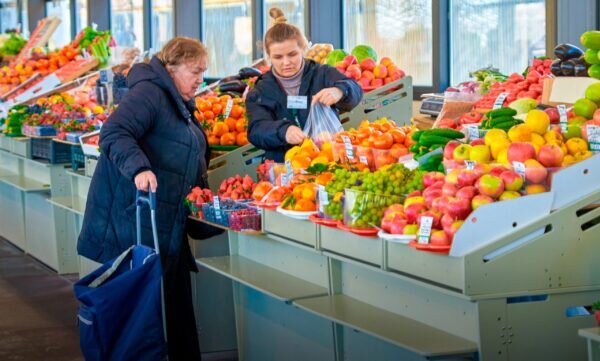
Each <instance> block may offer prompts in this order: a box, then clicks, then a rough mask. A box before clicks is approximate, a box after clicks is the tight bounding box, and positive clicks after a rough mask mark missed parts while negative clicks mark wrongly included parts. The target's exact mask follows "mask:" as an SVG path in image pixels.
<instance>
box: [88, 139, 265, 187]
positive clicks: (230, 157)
mask: <svg viewBox="0 0 600 361" xmlns="http://www.w3.org/2000/svg"><path fill="white" fill-rule="evenodd" d="M264 153H265V152H264V151H263V150H260V149H257V148H255V147H254V146H253V145H252V144H248V145H244V146H242V147H239V148H237V149H235V150H232V151H231V152H227V153H225V154H222V155H219V156H217V157H215V158H212V159H211V160H210V163H209V166H208V183H209V187H210V189H212V190H213V191H216V190H217V189H218V187H219V185H220V184H221V182H223V180H225V179H227V178H229V177H232V176H235V175H236V174H256V168H257V167H258V165H259V164H260V160H261V159H260V158H261V157H262V155H263V154H264ZM86 167H87V165H86Z"/></svg>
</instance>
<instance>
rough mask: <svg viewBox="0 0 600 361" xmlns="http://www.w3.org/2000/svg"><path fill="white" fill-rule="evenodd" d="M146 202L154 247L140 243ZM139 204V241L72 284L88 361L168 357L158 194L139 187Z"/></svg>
mask: <svg viewBox="0 0 600 361" xmlns="http://www.w3.org/2000/svg"><path fill="white" fill-rule="evenodd" d="M143 204H148V205H149V206H150V215H151V221H152V235H153V238H154V249H152V248H150V247H146V246H144V245H142V244H141V222H140V221H141V219H140V218H141V207H142V205H143ZM136 206H137V209H136V233H137V244H136V245H134V246H132V247H130V248H129V249H127V250H126V251H125V252H123V253H122V254H121V255H119V256H118V257H116V258H115V259H113V260H111V261H109V262H107V263H105V264H104V265H102V266H101V267H100V268H98V269H97V270H95V271H94V272H92V273H91V274H89V275H87V276H86V277H84V278H82V279H81V280H79V282H77V283H76V284H75V286H74V291H75V296H76V297H77V300H78V301H79V303H80V304H79V311H78V315H77V318H78V320H79V332H80V346H81V351H82V352H83V355H84V357H85V359H86V360H87V361H107V360H111V361H117V360H119V361H122V360H136V361H145V360H149V361H150V360H152V361H154V360H165V359H167V343H166V331H165V311H164V303H163V299H164V297H163V285H162V266H161V261H160V255H159V247H158V234H157V230H156V220H155V213H156V194H155V193H150V195H149V196H148V197H145V196H142V194H141V192H138V194H137V198H136Z"/></svg>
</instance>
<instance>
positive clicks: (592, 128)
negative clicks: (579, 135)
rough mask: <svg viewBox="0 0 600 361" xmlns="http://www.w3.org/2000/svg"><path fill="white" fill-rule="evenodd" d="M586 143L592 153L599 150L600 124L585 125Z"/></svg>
mask: <svg viewBox="0 0 600 361" xmlns="http://www.w3.org/2000/svg"><path fill="white" fill-rule="evenodd" d="M586 127H587V134H588V139H587V140H588V143H589V145H590V150H591V151H592V152H594V153H598V152H600V126H597V125H587V126H586Z"/></svg>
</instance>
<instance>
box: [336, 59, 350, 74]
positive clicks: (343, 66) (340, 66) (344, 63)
mask: <svg viewBox="0 0 600 361" xmlns="http://www.w3.org/2000/svg"><path fill="white" fill-rule="evenodd" d="M349 65H350V62H349V61H346V59H344V60H342V61H338V62H337V63H335V67H336V68H338V69H344V71H343V72H345V71H346V69H348V66H349ZM343 72H342V73H343Z"/></svg>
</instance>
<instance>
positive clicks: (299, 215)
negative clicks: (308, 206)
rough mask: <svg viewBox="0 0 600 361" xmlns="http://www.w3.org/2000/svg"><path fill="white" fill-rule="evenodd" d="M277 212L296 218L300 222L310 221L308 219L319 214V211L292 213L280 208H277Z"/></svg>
mask: <svg viewBox="0 0 600 361" xmlns="http://www.w3.org/2000/svg"><path fill="white" fill-rule="evenodd" d="M277 212H279V213H281V214H283V215H284V216H288V217H290V218H294V219H300V220H304V221H306V220H308V217H310V216H311V215H313V214H317V213H318V212H317V211H312V212H298V211H290V210H287V209H283V208H281V206H280V207H277Z"/></svg>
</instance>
